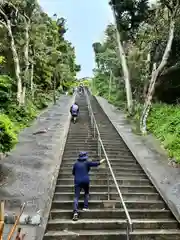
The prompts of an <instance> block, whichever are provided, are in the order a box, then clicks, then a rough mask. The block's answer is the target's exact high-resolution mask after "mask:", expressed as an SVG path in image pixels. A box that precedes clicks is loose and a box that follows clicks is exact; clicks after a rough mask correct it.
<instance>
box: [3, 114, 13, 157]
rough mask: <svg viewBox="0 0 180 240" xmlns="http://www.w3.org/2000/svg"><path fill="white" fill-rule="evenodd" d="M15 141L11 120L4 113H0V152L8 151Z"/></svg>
mask: <svg viewBox="0 0 180 240" xmlns="http://www.w3.org/2000/svg"><path fill="white" fill-rule="evenodd" d="M16 143H17V136H16V133H15V128H14V125H13V123H12V121H11V120H10V119H9V117H8V116H7V115H5V114H0V152H2V153H5V152H9V151H10V150H11V149H12V148H13V147H14V146H15V144H16Z"/></svg>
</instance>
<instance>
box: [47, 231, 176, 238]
mask: <svg viewBox="0 0 180 240" xmlns="http://www.w3.org/2000/svg"><path fill="white" fill-rule="evenodd" d="M130 237H131V240H179V239H180V231H179V230H174V229H169V230H164V229H162V230H152V229H151V230H145V229H139V230H135V231H133V233H131V234H130ZM44 239H45V240H62V239H63V240H72V239H73V240H76V239H78V240H111V239H113V240H127V234H126V231H123V230H116V231H113V230H104V229H102V230H96V231H88V230H87V231H86V230H80V231H78V230H74V231H73V232H72V231H68V230H65V231H49V232H47V233H46V234H45V237H44Z"/></svg>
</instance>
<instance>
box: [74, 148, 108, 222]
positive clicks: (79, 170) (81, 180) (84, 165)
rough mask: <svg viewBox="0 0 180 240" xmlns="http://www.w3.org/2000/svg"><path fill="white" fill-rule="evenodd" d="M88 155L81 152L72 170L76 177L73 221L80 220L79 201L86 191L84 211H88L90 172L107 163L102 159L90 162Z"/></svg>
mask: <svg viewBox="0 0 180 240" xmlns="http://www.w3.org/2000/svg"><path fill="white" fill-rule="evenodd" d="M87 159H88V155H87V152H81V153H80V154H79V158H78V160H77V161H76V162H75V164H74V166H73V170H72V174H73V175H74V191H75V198H74V215H73V220H74V221H76V220H78V201H79V196H80V192H81V190H82V189H83V190H84V208H83V211H87V210H88V200H89V183H90V178H89V171H90V168H91V167H97V166H99V165H100V164H101V163H103V162H104V161H105V159H102V160H101V161H96V162H90V161H87Z"/></svg>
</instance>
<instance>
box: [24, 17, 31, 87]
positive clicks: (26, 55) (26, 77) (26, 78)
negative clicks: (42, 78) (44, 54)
mask: <svg viewBox="0 0 180 240" xmlns="http://www.w3.org/2000/svg"><path fill="white" fill-rule="evenodd" d="M25 24H26V25H25V46H24V62H25V70H24V81H25V84H28V85H29V73H28V72H29V27H30V20H28V21H26V22H25Z"/></svg>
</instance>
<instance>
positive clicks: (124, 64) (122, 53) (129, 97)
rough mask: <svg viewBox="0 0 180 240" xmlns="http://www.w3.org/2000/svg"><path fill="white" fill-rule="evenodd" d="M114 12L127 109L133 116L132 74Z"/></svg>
mask: <svg viewBox="0 0 180 240" xmlns="http://www.w3.org/2000/svg"><path fill="white" fill-rule="evenodd" d="M112 12H113V15H114V19H115V26H116V39H117V44H118V50H119V58H120V60H121V65H122V70H123V75H124V81H125V88H126V98H127V107H128V112H129V114H132V111H133V100H132V89H131V84H130V74H129V69H128V65H127V60H126V55H125V51H124V48H123V46H122V42H121V35H120V33H119V30H118V27H117V22H116V15H115V12H114V9H113V8H112Z"/></svg>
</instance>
